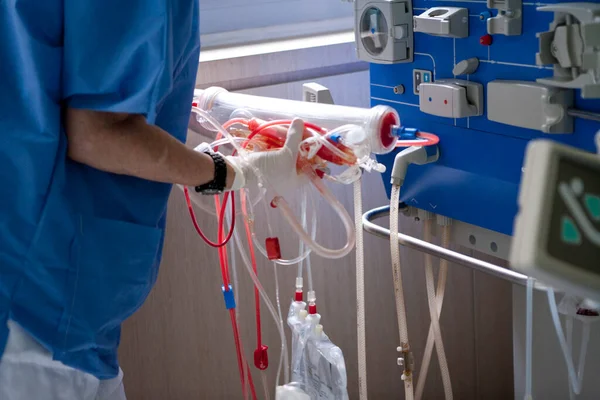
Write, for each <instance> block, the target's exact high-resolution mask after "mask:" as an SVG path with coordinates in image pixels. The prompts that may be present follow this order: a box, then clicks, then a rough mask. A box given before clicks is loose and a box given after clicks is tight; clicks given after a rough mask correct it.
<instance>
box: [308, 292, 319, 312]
mask: <svg viewBox="0 0 600 400" xmlns="http://www.w3.org/2000/svg"><path fill="white" fill-rule="evenodd" d="M306 300H307V301H308V313H309V314H311V315H313V314H316V313H317V296H316V295H315V291H314V290H310V291H309V292H308V294H307V296H306Z"/></svg>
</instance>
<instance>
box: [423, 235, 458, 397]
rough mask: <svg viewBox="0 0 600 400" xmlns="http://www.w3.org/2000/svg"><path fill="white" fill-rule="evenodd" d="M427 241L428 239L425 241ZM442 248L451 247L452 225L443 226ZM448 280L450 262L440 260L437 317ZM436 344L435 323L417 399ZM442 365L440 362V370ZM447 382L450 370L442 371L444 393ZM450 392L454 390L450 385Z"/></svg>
mask: <svg viewBox="0 0 600 400" xmlns="http://www.w3.org/2000/svg"><path fill="white" fill-rule="evenodd" d="M425 240H427V239H425ZM442 247H443V248H445V249H447V248H449V247H450V225H443V226H442ZM447 279H448V260H444V259H440V268H439V272H438V281H437V289H436V291H435V306H436V311H437V315H438V317H439V315H440V314H441V312H442V307H443V305H444V294H445V292H446V281H447ZM434 343H435V337H434V331H433V322H432V323H431V324H430V325H429V332H428V334H427V342H426V345H425V352H424V354H423V362H422V363H421V368H420V370H419V381H418V382H417V388H416V391H415V399H417V400H420V399H422V398H423V391H424V390H425V383H426V382H427V374H428V372H429V365H430V363H431V356H432V355H433V345H434ZM441 365H442V363H441V362H440V368H442V367H441ZM444 371H445V372H447V377H444V373H445V372H444ZM446 381H448V382H450V373H449V369H447V368H446V369H442V382H443V383H444V391H445V390H446ZM449 388H450V390H451V389H452V388H451V386H450V385H449Z"/></svg>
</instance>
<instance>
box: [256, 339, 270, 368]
mask: <svg viewBox="0 0 600 400" xmlns="http://www.w3.org/2000/svg"><path fill="white" fill-rule="evenodd" d="M268 349H269V347H268V346H265V345H264V344H263V345H261V346H260V347H259V348H257V349H256V350H254V366H255V367H256V368H258V369H259V370H261V371H264V370H265V369H267V368H268V367H269V354H268V352H267V350H268Z"/></svg>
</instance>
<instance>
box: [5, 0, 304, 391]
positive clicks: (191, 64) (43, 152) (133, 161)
mask: <svg viewBox="0 0 600 400" xmlns="http://www.w3.org/2000/svg"><path fill="white" fill-rule="evenodd" d="M198 15H199V10H198V1H197V0H126V1H123V0H86V1H82V0H47V1H37V0H4V1H1V2H0V38H2V40H0V60H1V61H0V110H1V111H0V113H1V114H0V190H1V195H0V357H1V358H0V399H2V400H4V399H10V400H12V399H17V400H19V399H26V400H33V399H78V400H87V399H111V400H112V399H124V398H125V393H124V390H123V385H122V373H121V371H120V369H119V365H118V362H117V347H118V344H119V337H120V327H121V323H122V322H123V320H125V319H126V318H128V317H129V316H130V315H131V314H132V313H134V312H135V311H136V310H137V309H138V308H139V307H140V306H141V305H142V303H143V302H144V300H145V299H146V297H147V295H148V294H149V292H150V290H151V288H152V287H153V285H154V283H155V281H156V278H157V274H158V266H159V263H160V259H161V251H162V244H163V239H164V227H165V216H166V205H167V199H168V196H169V193H170V190H171V185H172V184H173V183H177V184H182V185H189V186H199V185H203V186H202V187H203V188H206V187H208V186H210V185H212V186H211V187H213V188H214V187H215V185H216V187H217V189H223V188H224V189H226V190H227V189H229V190H231V189H237V188H239V187H242V186H243V185H244V183H245V182H247V181H252V177H250V176H249V175H251V172H249V171H251V170H253V168H254V167H257V168H259V169H261V170H262V171H263V175H264V176H266V179H267V180H269V181H271V180H274V181H276V180H278V179H282V177H283V175H281V170H289V171H295V168H294V163H295V156H296V153H295V151H297V144H298V142H299V137H300V136H301V132H302V130H303V127H302V125H301V121H300V122H299V123H295V124H292V127H295V129H290V132H292V131H294V132H296V131H297V134H294V137H295V138H296V139H294V142H293V143H291V141H290V139H289V137H288V141H290V143H288V144H286V146H287V147H286V148H285V149H284V150H286V151H280V152H275V153H273V154H269V155H268V159H264V158H261V157H254V158H252V159H251V160H250V161H249V162H250V163H254V164H253V165H250V166H248V165H244V164H243V163H242V162H241V161H240V160H236V159H235V158H233V159H228V160H227V161H225V160H223V159H222V158H221V159H219V158H218V157H217V158H215V157H214V156H211V155H208V154H204V153H200V152H196V151H194V150H191V149H189V148H187V147H186V146H185V145H184V144H183V142H184V140H185V136H186V132H187V125H188V121H189V117H190V108H191V102H192V94H193V89H194V82H195V78H196V73H197V69H198V59H199V51H200V44H199V27H198ZM219 160H220V161H219ZM276 173H277V174H279V175H275V174H276ZM290 173H292V174H294V173H295V172H290ZM254 178H255V177H254ZM219 185H220V186H221V187H220V188H219V187H218V186H219Z"/></svg>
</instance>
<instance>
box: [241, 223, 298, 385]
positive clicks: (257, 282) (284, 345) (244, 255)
mask: <svg viewBox="0 0 600 400" xmlns="http://www.w3.org/2000/svg"><path fill="white" fill-rule="evenodd" d="M233 235H234V238H235V244H236V247H237V248H238V252H239V253H240V255H241V257H242V261H243V262H244V265H245V266H246V270H247V271H248V274H249V275H250V278H251V279H252V282H253V283H254V285H255V286H256V288H257V289H258V292H259V293H260V297H261V298H262V299H263V301H264V302H265V305H266V306H267V309H268V310H269V313H270V314H271V316H272V317H273V321H275V325H276V326H277V330H278V331H279V338H280V339H281V351H282V352H283V354H285V355H287V341H286V338H285V332H284V330H283V325H281V324H280V323H279V317H278V315H277V310H276V309H275V306H274V305H273V302H271V299H270V298H269V295H268V294H267V292H266V291H265V289H264V288H263V286H262V284H261V283H260V280H259V279H258V277H257V276H256V274H255V273H254V271H253V270H252V263H251V262H250V257H249V256H248V254H247V253H246V250H245V249H244V248H243V247H242V242H241V240H240V236H239V233H238V230H237V227H236V229H234V231H233ZM278 375H279V374H278ZM289 375H290V371H289V367H288V366H287V362H286V363H285V365H284V377H285V380H286V381H288V380H289Z"/></svg>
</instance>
